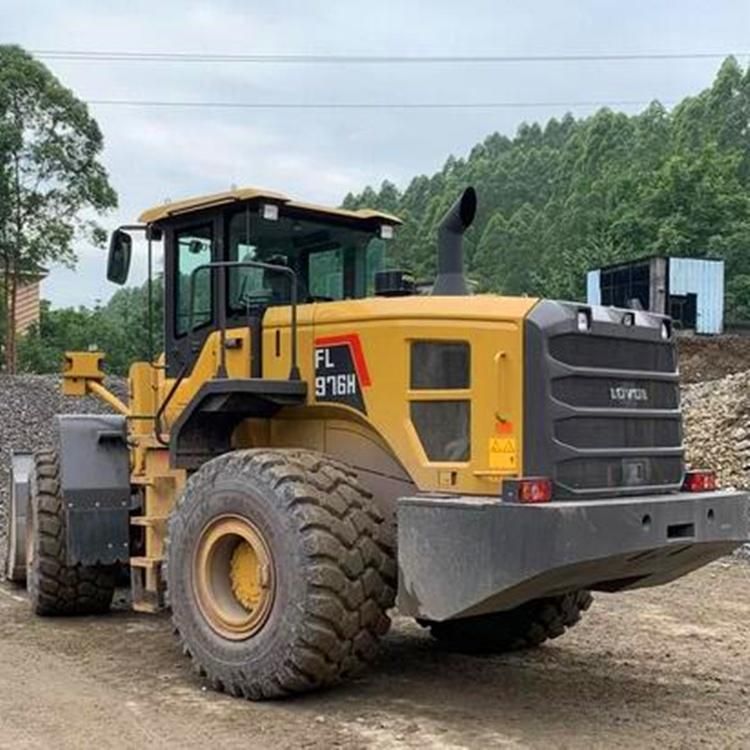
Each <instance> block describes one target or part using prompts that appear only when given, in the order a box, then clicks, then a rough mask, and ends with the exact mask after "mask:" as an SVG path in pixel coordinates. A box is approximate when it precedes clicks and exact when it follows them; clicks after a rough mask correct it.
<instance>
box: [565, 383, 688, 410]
mask: <svg viewBox="0 0 750 750" xmlns="http://www.w3.org/2000/svg"><path fill="white" fill-rule="evenodd" d="M638 389H641V390H640V391H639V390H638ZM644 393H645V398H644V397H643V396H644ZM552 396H553V397H554V398H556V399H557V400H558V401H561V402H562V403H564V404H568V405H570V406H579V407H602V408H615V409H618V408H619V409H626V408H627V409H653V408H659V409H676V408H677V407H678V406H679V405H680V390H679V388H678V387H677V384H676V383H674V382H665V381H660V380H648V379H640V380H634V379H633V378H627V377H626V378H602V377H586V376H570V377H562V378H558V379H556V380H553V381H552ZM613 396H614V398H613ZM618 397H619V398H618Z"/></svg>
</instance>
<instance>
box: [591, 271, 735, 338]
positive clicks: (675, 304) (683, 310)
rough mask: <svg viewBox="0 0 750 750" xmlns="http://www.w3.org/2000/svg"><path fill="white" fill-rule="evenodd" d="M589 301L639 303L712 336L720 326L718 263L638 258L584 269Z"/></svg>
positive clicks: (721, 302)
mask: <svg viewBox="0 0 750 750" xmlns="http://www.w3.org/2000/svg"><path fill="white" fill-rule="evenodd" d="M586 292H587V294H586V297H587V300H588V302H589V304H592V305H612V306H615V307H640V308H641V309H644V310H651V311H652V312H658V313H662V314H665V315H671V316H672V318H673V319H674V321H675V326H676V327H678V328H682V329H685V330H692V331H695V332H696V333H705V334H717V333H721V332H722V330H723V328H724V261H723V260H707V259H704V258H667V257H653V258H643V259H640V260H635V261H631V262H628V263H619V264H617V265H613V266H607V267H605V268H597V269H596V270H593V271H589V272H588V274H587V276H586Z"/></svg>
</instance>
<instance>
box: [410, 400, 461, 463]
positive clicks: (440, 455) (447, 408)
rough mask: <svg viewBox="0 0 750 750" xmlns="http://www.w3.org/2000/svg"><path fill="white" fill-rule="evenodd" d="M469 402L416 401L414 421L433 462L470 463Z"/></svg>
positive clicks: (414, 402)
mask: <svg viewBox="0 0 750 750" xmlns="http://www.w3.org/2000/svg"><path fill="white" fill-rule="evenodd" d="M470 419H471V417H470V404H469V402H468V401H412V402H411V421H412V423H413V424H414V428H415V429H416V431H417V434H418V435H419V440H420V441H421V443H422V447H423V448H424V452H425V453H426V454H427V458H428V459H429V460H430V461H468V460H469V456H470V453H471V443H470V437H469V436H470V435H471V426H470Z"/></svg>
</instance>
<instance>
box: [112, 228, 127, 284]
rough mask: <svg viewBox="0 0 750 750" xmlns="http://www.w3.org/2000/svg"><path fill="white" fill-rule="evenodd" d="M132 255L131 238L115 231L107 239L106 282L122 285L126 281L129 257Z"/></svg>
mask: <svg viewBox="0 0 750 750" xmlns="http://www.w3.org/2000/svg"><path fill="white" fill-rule="evenodd" d="M132 253H133V238H132V237H131V236H130V235H129V234H127V233H126V232H123V231H122V229H115V231H114V232H112V236H111V237H110V239H109V255H108V257H107V280H108V281H112V282H114V283H115V284H124V283H125V282H126V281H127V280H128V271H130V256H131V255H132Z"/></svg>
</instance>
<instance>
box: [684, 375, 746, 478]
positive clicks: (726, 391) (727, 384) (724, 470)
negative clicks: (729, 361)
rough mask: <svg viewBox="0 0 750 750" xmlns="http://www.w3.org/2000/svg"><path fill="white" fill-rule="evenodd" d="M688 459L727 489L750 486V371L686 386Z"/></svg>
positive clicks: (685, 427) (685, 419) (685, 420)
mask: <svg viewBox="0 0 750 750" xmlns="http://www.w3.org/2000/svg"><path fill="white" fill-rule="evenodd" d="M682 410H683V426H684V430H685V444H686V448H687V460H688V462H689V463H690V464H691V465H692V467H693V468H696V469H699V468H700V469H713V470H714V471H715V472H716V473H717V474H718V475H719V481H720V484H721V485H722V486H723V487H741V488H747V487H750V371H746V372H738V373H735V374H733V375H727V376H726V377H724V378H721V379H720V380H709V381H707V382H705V383H693V384H691V385H685V386H683V387H682Z"/></svg>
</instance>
